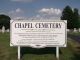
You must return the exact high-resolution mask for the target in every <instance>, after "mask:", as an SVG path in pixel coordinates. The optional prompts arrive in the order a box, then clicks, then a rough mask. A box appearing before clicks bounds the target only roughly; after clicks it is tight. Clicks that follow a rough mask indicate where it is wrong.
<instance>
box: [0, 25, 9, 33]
mask: <svg viewBox="0 0 80 60" xmlns="http://www.w3.org/2000/svg"><path fill="white" fill-rule="evenodd" d="M0 32H2V33H4V32H10V30H9V29H7V30H6V29H5V26H3V27H2V29H0Z"/></svg>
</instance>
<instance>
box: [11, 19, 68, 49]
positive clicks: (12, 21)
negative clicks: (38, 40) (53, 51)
mask: <svg viewBox="0 0 80 60" xmlns="http://www.w3.org/2000/svg"><path fill="white" fill-rule="evenodd" d="M14 21H16V22H17V21H26V22H64V23H65V44H64V45H63V46H58V47H66V46H67V21H66V20H11V21H10V46H28V47H33V48H44V47H56V46H57V45H45V46H44V45H39V46H37V45H34V46H30V45H14V44H13V43H12V41H11V37H12V23H14Z"/></svg>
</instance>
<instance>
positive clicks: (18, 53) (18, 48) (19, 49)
mask: <svg viewBox="0 0 80 60" xmlns="http://www.w3.org/2000/svg"><path fill="white" fill-rule="evenodd" d="M18 60H20V46H18Z"/></svg>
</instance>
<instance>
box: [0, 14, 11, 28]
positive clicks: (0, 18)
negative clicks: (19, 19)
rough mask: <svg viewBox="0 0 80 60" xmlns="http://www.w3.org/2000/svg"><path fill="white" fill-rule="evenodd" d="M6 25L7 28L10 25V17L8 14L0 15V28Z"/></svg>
mask: <svg viewBox="0 0 80 60" xmlns="http://www.w3.org/2000/svg"><path fill="white" fill-rule="evenodd" d="M2 26H5V28H6V29H8V28H9V27H10V17H9V16H7V15H3V14H2V15H0V28H2Z"/></svg>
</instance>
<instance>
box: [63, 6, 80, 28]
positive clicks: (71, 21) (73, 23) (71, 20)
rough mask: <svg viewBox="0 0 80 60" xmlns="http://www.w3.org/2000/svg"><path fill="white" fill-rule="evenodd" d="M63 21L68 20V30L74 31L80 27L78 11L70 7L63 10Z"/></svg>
mask: <svg viewBox="0 0 80 60" xmlns="http://www.w3.org/2000/svg"><path fill="white" fill-rule="evenodd" d="M61 20H67V23H68V24H67V28H68V29H74V28H79V27H80V24H79V23H80V21H79V14H78V9H76V8H75V9H74V10H72V8H71V7H70V6H66V7H65V8H64V9H63V12H62V16H61Z"/></svg>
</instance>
